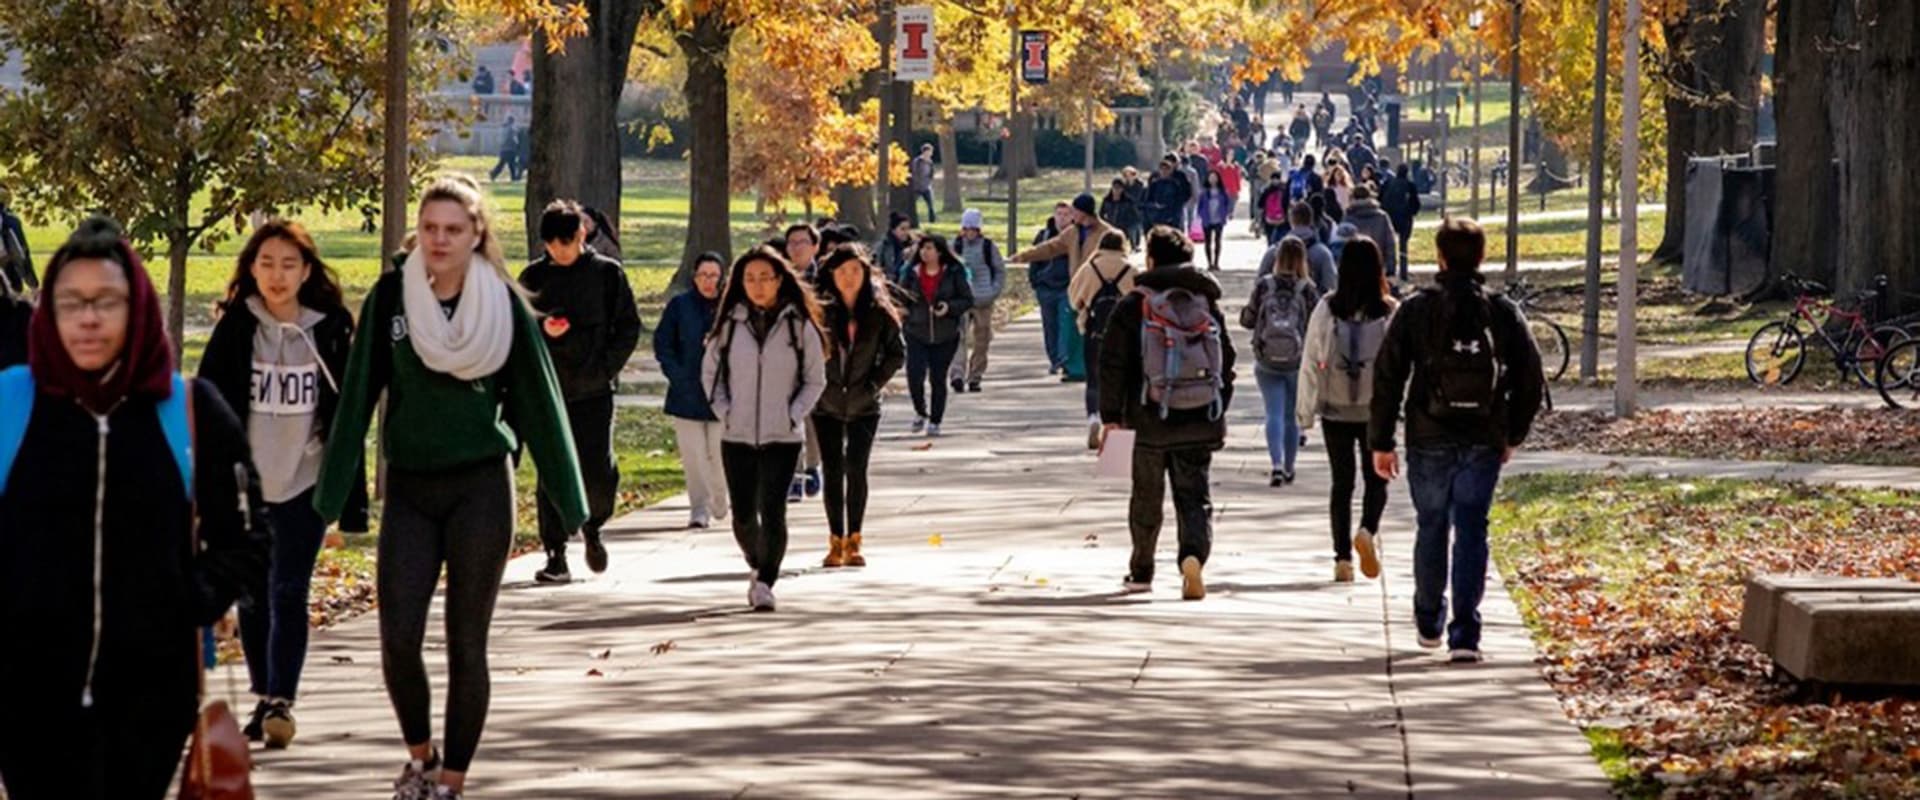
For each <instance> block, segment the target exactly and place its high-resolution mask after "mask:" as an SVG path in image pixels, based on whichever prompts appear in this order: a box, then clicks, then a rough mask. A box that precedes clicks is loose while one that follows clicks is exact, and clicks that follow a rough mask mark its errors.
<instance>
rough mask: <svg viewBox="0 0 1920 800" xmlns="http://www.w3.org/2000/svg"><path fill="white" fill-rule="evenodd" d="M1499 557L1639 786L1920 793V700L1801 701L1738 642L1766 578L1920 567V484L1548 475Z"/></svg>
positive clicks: (1584, 718)
mask: <svg viewBox="0 0 1920 800" xmlns="http://www.w3.org/2000/svg"><path fill="white" fill-rule="evenodd" d="M1494 531H1495V536H1494V551H1495V554H1496V558H1497V559H1498V560H1499V564H1500V567H1501V571H1502V573H1503V574H1504V575H1505V576H1506V578H1507V581H1508V584H1509V586H1510V587H1511V589H1512V591H1513V593H1514V596H1515V600H1516V602H1517V603H1518V604H1519V606H1520V608H1521V610H1522V614H1523V616H1525V618H1526V620H1527V623H1528V625H1529V627H1530V628H1532V630H1533V632H1534V634H1535V639H1536V641H1537V643H1538V645H1539V647H1540V656H1539V658H1538V661H1539V664H1540V666H1541V667H1542V670H1543V672H1544V673H1545V675H1546V677H1547V679H1548V681H1549V683H1550V684H1551V685H1552V686H1553V687H1554V689H1555V690H1556V691H1557V692H1558V693H1559V694H1560V699H1561V702H1562V705H1563V706H1564V707H1565V709H1566V711H1567V713H1568V714H1569V716H1571V717H1572V718H1573V719H1574V720H1575V721H1576V722H1577V723H1579V724H1580V725H1581V726H1582V727H1583V728H1587V729H1589V733H1590V734H1594V733H1603V734H1606V735H1607V736H1609V737H1611V736H1614V735H1617V736H1618V739H1619V742H1620V744H1621V745H1622V748H1623V752H1624V764H1620V763H1615V764H1610V765H1609V766H1610V773H1611V774H1612V775H1613V776H1614V778H1615V788H1616V790H1617V791H1619V792H1620V793H1621V794H1622V795H1625V796H1631V797H1656V796H1668V797H1687V798H1695V797H1699V798H1750V797H1782V798H1787V797H1793V798H1797V797H1828V796H1849V797H1856V796H1857V797H1914V796H1920V772H1916V766H1920V703H1916V702H1915V701H1913V700H1908V699H1902V698H1892V699H1886V698H1880V699H1849V698H1848V697H1847V696H1845V695H1838V696H1827V697H1820V698H1815V699H1814V700H1813V701H1811V702H1803V701H1802V700H1801V699H1800V698H1799V697H1798V694H1799V693H1800V689H1799V687H1796V686H1794V685H1792V684H1790V683H1786V682H1784V681H1780V680H1776V679H1774V678H1772V677H1770V661H1769V659H1768V658H1767V657H1766V656H1765V655H1764V654H1762V653H1761V652H1759V651H1758V650H1757V649H1755V648H1754V647H1753V646H1752V645H1749V644H1747V643H1746V642H1744V641H1742V640H1740V639H1739V638H1738V637H1737V635H1736V634H1737V630H1738V627H1739V616H1740V608H1741V602H1742V599H1743V589H1742V581H1743V580H1744V579H1745V578H1746V577H1747V576H1749V575H1751V574H1754V573H1761V572H1811V573H1825V574H1835V575H1857V576H1863V577H1898V578H1905V579H1909V580H1912V579H1920V494H1915V493H1906V492H1888V491H1865V490H1842V489H1831V488H1824V487H1808V486H1804V485H1798V484H1780V483H1764V482H1751V481H1725V480H1708V481H1692V482H1680V481H1674V480H1671V479H1661V478H1619V477H1611V476H1568V475H1539V476H1526V477H1521V478H1516V479H1514V480H1511V481H1509V482H1508V483H1507V484H1506V485H1505V486H1504V487H1503V488H1502V497H1501V500H1500V501H1499V502H1498V503H1497V504H1496V507H1495V524H1494Z"/></svg>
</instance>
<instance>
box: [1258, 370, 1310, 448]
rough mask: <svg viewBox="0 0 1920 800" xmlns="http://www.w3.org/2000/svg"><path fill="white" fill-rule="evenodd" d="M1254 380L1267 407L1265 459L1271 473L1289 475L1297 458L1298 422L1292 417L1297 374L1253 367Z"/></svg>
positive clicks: (1296, 392)
mask: <svg viewBox="0 0 1920 800" xmlns="http://www.w3.org/2000/svg"><path fill="white" fill-rule="evenodd" d="M1253 380H1254V382H1255V383H1258V384H1260V399H1261V400H1264V401H1266V406H1267V425H1266V428H1267V458H1268V460H1270V461H1272V462H1273V468H1274V469H1277V470H1282V471H1285V472H1292V471H1293V460H1294V458H1295V457H1296V456H1298V455H1300V420H1299V419H1297V418H1296V417H1295V416H1294V411H1295V405H1296V401H1297V400H1299V398H1300V373H1298V372H1269V371H1267V370H1264V369H1261V368H1258V367H1255V368H1254V370H1253Z"/></svg>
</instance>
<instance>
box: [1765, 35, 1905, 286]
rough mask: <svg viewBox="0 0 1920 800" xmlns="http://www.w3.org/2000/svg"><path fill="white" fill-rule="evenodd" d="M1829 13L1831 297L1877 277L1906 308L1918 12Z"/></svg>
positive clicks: (1863, 284) (1803, 39) (1828, 98)
mask: <svg viewBox="0 0 1920 800" xmlns="http://www.w3.org/2000/svg"><path fill="white" fill-rule="evenodd" d="M1833 5H1834V6H1835V8H1834V9H1833V12H1832V17H1831V20H1832V25H1833V28H1832V40H1831V44H1832V47H1833V50H1832V51H1831V52H1832V60H1831V61H1830V62H1829V68H1828V72H1827V76H1828V80H1829V81H1830V83H1829V93H1828V96H1827V104H1828V105H1827V107H1828V109H1829V113H1830V114H1831V122H1830V124H1831V126H1832V130H1833V133H1834V155H1835V156H1836V157H1837V159H1838V161H1837V163H1838V183H1839V193H1838V199H1839V202H1838V203H1837V204H1836V208H1837V209H1840V210H1841V211H1840V212H1839V213H1838V214H1837V216H1838V225H1837V227H1838V230H1839V247H1838V250H1837V252H1835V253H1834V254H1833V256H1832V260H1833V262H1834V263H1836V264H1837V265H1838V274H1837V275H1836V276H1835V287H1834V288H1835V289H1836V290H1838V291H1842V292H1846V291H1856V290H1862V289H1866V288H1868V287H1869V286H1871V282H1872V280H1873V276H1874V275H1876V274H1879V273H1882V272H1884V273H1885V274H1886V275H1887V277H1888V278H1889V279H1890V280H1891V282H1892V287H1891V288H1892V290H1893V292H1894V294H1892V295H1891V298H1892V299H1893V300H1894V301H1895V302H1896V303H1897V304H1905V305H1911V304H1912V301H1911V300H1907V299H1905V298H1904V297H1903V294H1904V293H1906V292H1914V291H1917V290H1920V226H1915V225H1912V224H1909V222H1908V221H1910V220H1912V219H1914V218H1915V216H1916V215H1920V187H1916V186H1915V185H1914V182H1913V180H1912V176H1913V174H1914V171H1915V170H1916V169H1920V60H1916V59H1915V58H1914V56H1913V43H1914V42H1915V41H1916V40H1920V8H1916V7H1915V5H1914V4H1913V3H1910V2H1903V3H1894V2H1885V3H1875V4H1867V3H1835V4H1833ZM1856 5H1858V6H1869V5H1871V6H1876V7H1877V9H1876V10H1873V11H1872V12H1871V13H1869V11H1868V10H1866V9H1859V10H1856V8H1855V6H1856ZM1800 41H1801V42H1802V43H1804V42H1806V41H1807V40H1806V39H1805V38H1804V36H1803V38H1801V40H1800ZM1822 44H1827V42H1825V41H1823V42H1822ZM1793 146H1796V147H1797V146H1798V145H1797V144H1794V145H1793ZM1782 186H1783V188H1786V189H1787V190H1788V191H1791V190H1792V187H1790V186H1788V185H1786V184H1782Z"/></svg>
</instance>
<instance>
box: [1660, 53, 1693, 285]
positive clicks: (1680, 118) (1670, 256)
mask: <svg viewBox="0 0 1920 800" xmlns="http://www.w3.org/2000/svg"><path fill="white" fill-rule="evenodd" d="M1681 25H1682V26H1684V25H1685V23H1681ZM1671 28H1672V26H1669V30H1671ZM1669 35H1670V36H1671V34H1669ZM1668 41H1673V40H1672V39H1671V38H1669V39H1668ZM1673 69H1674V70H1675V71H1678V72H1682V74H1687V73H1689V72H1690V71H1689V70H1686V68H1685V67H1682V66H1681V65H1679V64H1675V65H1674V67H1673ZM1664 105H1665V106H1666V113H1667V186H1666V194H1667V199H1666V204H1667V221H1666V228H1665V231H1664V233H1662V234H1661V236H1660V246H1658V247H1655V248H1654V249H1653V255H1652V256H1651V258H1652V260H1654V261H1656V262H1660V263H1669V264H1671V263H1679V261H1680V259H1681V255H1682V253H1684V252H1685V250H1686V241H1687V161H1688V159H1691V158H1692V157H1693V156H1694V155H1695V154H1696V152H1697V151H1696V148H1695V143H1696V141H1697V139H1696V137H1695V136H1694V121H1695V119H1696V111H1695V110H1694V109H1693V108H1692V106H1691V104H1690V103H1689V102H1688V101H1687V99H1686V98H1685V97H1683V96H1681V92H1679V91H1675V90H1673V89H1669V90H1668V91H1667V98H1666V102H1665V104H1664Z"/></svg>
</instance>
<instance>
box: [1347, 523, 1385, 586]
mask: <svg viewBox="0 0 1920 800" xmlns="http://www.w3.org/2000/svg"><path fill="white" fill-rule="evenodd" d="M1353 552H1354V553H1356V554H1358V555H1359V556H1360V574H1362V575H1365V576H1367V577H1369V578H1378V577H1380V550H1379V542H1377V541H1375V537H1374V534H1373V531H1370V530H1367V529H1366V528H1361V529H1360V532H1359V533H1356V534H1354V535H1353Z"/></svg>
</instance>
